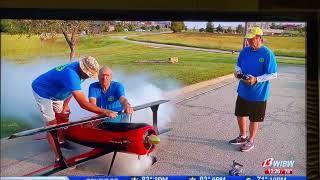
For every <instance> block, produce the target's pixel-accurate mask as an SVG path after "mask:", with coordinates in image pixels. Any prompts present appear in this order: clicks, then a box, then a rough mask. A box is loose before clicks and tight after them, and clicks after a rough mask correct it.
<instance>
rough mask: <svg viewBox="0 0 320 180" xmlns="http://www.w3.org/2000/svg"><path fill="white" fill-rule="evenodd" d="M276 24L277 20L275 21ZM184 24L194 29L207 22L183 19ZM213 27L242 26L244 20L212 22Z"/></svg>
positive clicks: (204, 25)
mask: <svg viewBox="0 0 320 180" xmlns="http://www.w3.org/2000/svg"><path fill="white" fill-rule="evenodd" d="M275 23H276V24H277V23H278V22H275ZM282 23H283V24H305V23H303V22H282ZM184 24H185V25H186V26H187V27H188V28H189V29H192V28H194V27H195V28H196V29H200V28H205V27H206V24H207V22H191V21H184ZM213 24H214V27H217V26H219V24H221V26H234V27H236V26H238V24H242V25H243V26H244V22H213Z"/></svg>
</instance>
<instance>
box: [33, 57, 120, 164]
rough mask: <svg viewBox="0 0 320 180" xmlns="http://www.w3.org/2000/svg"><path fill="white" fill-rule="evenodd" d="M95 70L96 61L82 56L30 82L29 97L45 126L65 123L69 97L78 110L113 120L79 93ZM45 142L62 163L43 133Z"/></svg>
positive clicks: (115, 114)
mask: <svg viewBox="0 0 320 180" xmlns="http://www.w3.org/2000/svg"><path fill="white" fill-rule="evenodd" d="M98 70H99V64H98V62H97V61H96V59H95V58H93V57H91V56H85V57H80V59H79V62H73V63H70V64H65V65H61V66H58V67H56V68H53V69H51V70H50V71H48V72H46V73H44V74H42V75H40V76H39V77H38V78H36V79H35V80H34V81H33V82H32V89H33V94H34V97H35V100H36V102H37V104H38V106H39V108H40V111H41V113H42V116H43V119H44V121H45V125H46V126H50V125H56V124H59V123H62V122H61V119H64V120H65V121H67V120H68V117H69V114H70V108H69V102H70V100H71V98H72V96H73V97H74V98H75V99H76V101H77V102H78V103H79V105H80V107H81V108H83V109H85V110H87V111H90V112H93V113H97V114H103V115H105V116H109V117H112V118H114V117H116V116H117V113H115V112H112V111H108V110H105V109H101V108H99V107H97V106H95V105H93V104H91V103H89V101H88V100H87V98H86V96H85V95H84V93H83V92H82V91H81V86H80V84H81V82H82V81H83V80H85V79H88V78H92V77H96V76H97V74H98ZM58 136H59V137H58V140H59V143H60V144H61V145H63V144H64V143H65V142H64V138H63V134H62V133H61V131H60V132H59V131H58ZM47 138H48V142H49V144H50V146H51V148H52V149H53V151H54V153H55V155H56V162H62V161H63V158H61V157H59V153H58V149H57V148H58V147H57V145H56V144H55V143H54V138H53V135H52V134H51V133H47Z"/></svg>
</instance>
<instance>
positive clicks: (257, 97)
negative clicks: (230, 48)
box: [237, 46, 277, 101]
mask: <svg viewBox="0 0 320 180" xmlns="http://www.w3.org/2000/svg"><path fill="white" fill-rule="evenodd" d="M237 66H239V67H240V68H241V70H242V73H244V74H250V75H252V76H255V77H257V76H261V75H264V74H272V73H276V72H277V62H276V58H275V56H274V54H273V53H272V51H271V50H270V49H269V48H267V47H266V46H262V47H261V48H259V49H258V50H256V51H254V50H253V49H252V48H251V47H245V48H243V50H242V51H241V52H240V54H239V57H238V61H237ZM237 92H238V95H239V96H240V97H241V98H243V99H245V100H248V101H267V100H268V99H269V96H270V95H269V94H270V82H269V81H265V82H258V83H256V84H255V85H253V86H251V85H247V84H246V83H244V82H243V81H242V80H240V82H239V86H238V90H237Z"/></svg>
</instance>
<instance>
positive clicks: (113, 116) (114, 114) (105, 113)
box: [103, 110, 118, 118]
mask: <svg viewBox="0 0 320 180" xmlns="http://www.w3.org/2000/svg"><path fill="white" fill-rule="evenodd" d="M103 115H105V116H108V117H110V118H115V117H117V116H118V113H117V112H114V111H110V110H105V111H104V113H103Z"/></svg>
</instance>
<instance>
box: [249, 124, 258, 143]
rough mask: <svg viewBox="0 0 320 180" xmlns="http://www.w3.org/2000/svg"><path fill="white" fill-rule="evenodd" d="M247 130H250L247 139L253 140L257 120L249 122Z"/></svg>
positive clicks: (256, 129)
mask: <svg viewBox="0 0 320 180" xmlns="http://www.w3.org/2000/svg"><path fill="white" fill-rule="evenodd" d="M249 131H250V138H249V141H250V142H253V140H254V138H255V137H256V134H257V131H258V122H250V125H249Z"/></svg>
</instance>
